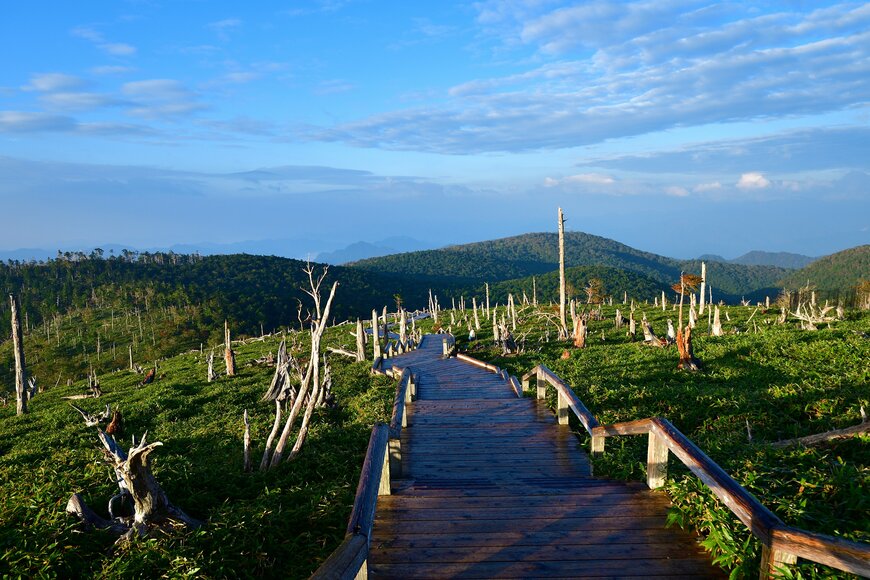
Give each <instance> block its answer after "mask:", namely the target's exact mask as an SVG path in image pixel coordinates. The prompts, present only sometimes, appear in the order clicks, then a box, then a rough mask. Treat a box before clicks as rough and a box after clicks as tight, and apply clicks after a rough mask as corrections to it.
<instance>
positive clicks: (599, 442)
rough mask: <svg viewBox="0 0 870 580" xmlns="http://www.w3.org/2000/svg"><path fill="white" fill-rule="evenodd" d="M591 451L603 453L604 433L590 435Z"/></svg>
mask: <svg viewBox="0 0 870 580" xmlns="http://www.w3.org/2000/svg"><path fill="white" fill-rule="evenodd" d="M592 453H604V435H593V436H592Z"/></svg>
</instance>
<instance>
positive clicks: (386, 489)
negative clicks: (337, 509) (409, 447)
mask: <svg viewBox="0 0 870 580" xmlns="http://www.w3.org/2000/svg"><path fill="white" fill-rule="evenodd" d="M381 372H383V371H381ZM390 372H391V374H392V375H393V376H398V377H399V384H398V385H397V386H396V395H395V397H394V398H393V415H392V417H391V418H390V424H389V425H385V424H383V423H378V424H376V425H375V426H374V427H373V428H372V435H371V438H370V439H369V446H368V449H367V450H366V457H365V460H364V461H363V469H362V473H361V474H360V478H359V485H358V486H357V488H356V497H355V498H354V502H353V511H352V512H351V514H350V522H349V523H348V525H347V532H346V535H345V537H344V541H343V542H342V543H341V545H339V547H338V548H336V549H335V551H334V552H333V553H332V554H331V555H330V556H329V558H328V559H327V560H326V562H324V563H323V565H321V566H320V568H318V569H317V572H315V573H314V575H312V576H311V577H312V578H317V579H326V578H331V579H333V578H334V579H338V578H340V579H351V578H367V577H368V569H367V561H368V553H369V540H370V538H371V532H372V525H373V524H374V521H375V508H376V507H377V499H378V496H379V495H390V482H391V481H392V480H393V479H396V478H398V477H401V475H402V439H401V438H402V428H403V427H407V426H408V417H407V412H406V408H405V406H406V403H410V402H411V401H412V400H414V399H415V398H416V396H417V387H416V384H415V381H414V376H413V374H412V373H411V370H410V369H407V368H406V369H398V368H395V367H394V368H393V369H391V371H390Z"/></svg>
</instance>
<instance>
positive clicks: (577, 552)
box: [371, 540, 710, 570]
mask: <svg viewBox="0 0 870 580" xmlns="http://www.w3.org/2000/svg"><path fill="white" fill-rule="evenodd" d="M505 548H509V549H505ZM371 552H372V553H374V554H376V558H377V559H378V561H383V562H390V561H392V562H407V561H414V562H416V563H423V564H425V563H431V562H540V561H552V562H576V563H577V566H579V567H580V568H579V569H580V570H582V569H583V568H584V567H585V564H586V563H587V562H589V561H606V560H617V561H620V562H625V563H626V564H627V567H630V565H631V564H630V563H629V561H632V560H648V561H657V560H679V559H686V558H691V557H692V556H698V555H700V554H703V552H704V549H703V548H701V547H700V546H698V545H695V546H691V547H689V546H686V545H683V544H677V545H675V544H673V543H670V542H666V541H660V542H657V543H652V544H650V543H633V544H629V543H623V542H621V541H617V542H603V543H601V544H600V545H592V546H590V545H584V544H574V545H566V544H549V545H541V544H538V545H530V546H529V545H523V543H522V540H519V542H517V543H515V544H508V545H507V546H463V545H453V546H437V547H414V548H397V547H388V546H385V545H382V544H380V545H375V546H373V547H372V548H371ZM707 567H710V564H709V563H708V564H707Z"/></svg>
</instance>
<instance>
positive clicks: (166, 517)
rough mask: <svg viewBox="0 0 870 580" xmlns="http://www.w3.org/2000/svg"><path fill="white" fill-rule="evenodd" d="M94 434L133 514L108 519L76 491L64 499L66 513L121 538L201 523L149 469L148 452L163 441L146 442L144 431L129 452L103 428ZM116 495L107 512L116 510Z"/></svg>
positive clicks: (190, 526)
mask: <svg viewBox="0 0 870 580" xmlns="http://www.w3.org/2000/svg"><path fill="white" fill-rule="evenodd" d="M97 434H98V436H99V438H100V441H101V442H102V444H103V447H105V450H104V453H105V458H106V460H107V461H108V463H109V464H110V465H111V466H112V469H113V470H114V472H115V476H116V477H117V478H118V486H119V487H120V488H121V494H120V495H121V496H124V495H128V496H129V499H130V500H131V501H132V512H133V513H132V515H121V516H118V517H113V518H112V519H110V520H107V519H104V518H102V517H100V516H99V515H97V514H96V513H95V512H94V511H93V510H91V509H90V508H89V507H88V506H87V504H85V503H84V501H83V500H82V498H81V496H80V495H79V494H73V496H72V497H71V498H70V500H69V502H67V506H66V511H67V513H70V514H73V515H75V516H77V517H78V518H79V519H80V520H82V522H83V523H84V524H85V525H86V526H87V527H96V528H99V529H105V530H108V531H109V532H111V533H113V534H116V535H119V536H120V540H127V539H130V538H132V537H133V536H145V535H147V534H148V532H149V531H151V530H152V529H161V530H165V531H169V530H172V529H175V528H177V527H187V528H198V527H199V526H201V525H202V522H200V521H198V520H196V519H194V518H192V517H190V516H189V515H187V514H186V513H184V512H183V511H182V510H181V509H179V508H177V507H175V506H174V505H172V502H170V501H169V497H167V495H166V492H164V491H163V488H161V487H160V484H159V483H157V480H156V479H155V478H154V475H153V474H152V473H151V463H150V459H149V456H150V454H151V452H152V451H153V450H154V449H156V448H157V447H159V446H160V445H163V443H161V442H159V441H157V442H154V443H151V444H146V442H145V439H146V436H147V433H146V435H143V436H142V440H141V441H140V442H139V444H138V445H135V444H134V445H133V447H131V448H130V451H129V453H128V452H125V451H124V450H123V449H121V447H120V446H119V445H118V443H117V442H116V441H115V440H114V439H113V438H112V437H111V436H109V435H106V434H105V433H104V432H103V431H100V430H98V431H97ZM116 498H118V496H115V498H113V500H112V501H110V508H109V512H110V515H113V514H114V513H115V512H116V511H117V510H116V509H113V505H115V506H116V505H117V502H115V499H116ZM113 502H114V503H113Z"/></svg>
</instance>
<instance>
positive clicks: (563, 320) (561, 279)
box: [559, 207, 568, 338]
mask: <svg viewBox="0 0 870 580" xmlns="http://www.w3.org/2000/svg"><path fill="white" fill-rule="evenodd" d="M565 290H566V289H565V216H564V215H562V208H561V207H560V208H559V322H560V323H561V325H562V328H561V330H560V333H561V335H562V338H566V337H567V336H568V319H567V318H566V315H565Z"/></svg>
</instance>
